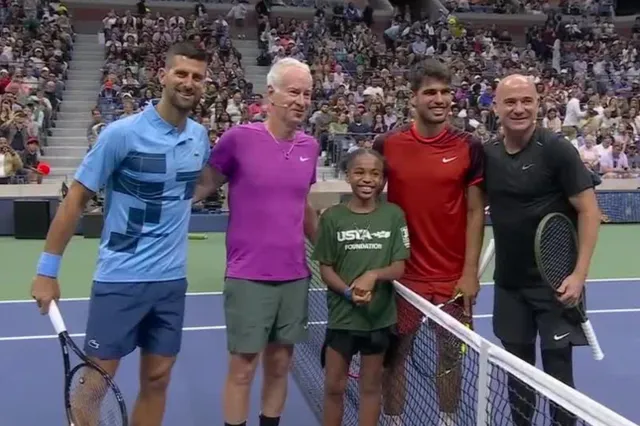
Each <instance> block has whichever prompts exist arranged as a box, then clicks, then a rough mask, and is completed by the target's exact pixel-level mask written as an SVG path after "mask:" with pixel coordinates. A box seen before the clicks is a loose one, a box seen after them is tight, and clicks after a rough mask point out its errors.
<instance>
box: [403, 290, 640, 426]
mask: <svg viewBox="0 0 640 426" xmlns="http://www.w3.org/2000/svg"><path fill="white" fill-rule="evenodd" d="M394 286H395V289H396V291H397V292H398V293H399V294H400V295H401V296H402V297H403V298H404V299H405V300H406V301H407V302H409V303H410V304H411V305H413V306H414V307H415V308H416V309H418V310H419V311H421V312H422V314H423V315H426V316H427V317H428V318H429V319H430V320H432V321H434V322H436V323H437V324H438V325H440V326H441V327H443V328H444V329H446V330H447V331H448V332H449V333H451V334H453V335H454V336H456V337H457V338H458V339H460V340H462V341H463V342H465V344H466V345H467V346H468V347H469V348H470V349H473V350H475V351H476V352H478V353H479V363H480V369H479V371H480V374H479V375H478V376H479V377H478V383H477V385H478V398H479V399H481V400H482V399H486V401H479V404H478V408H481V407H485V409H483V410H481V411H480V412H483V411H484V412H485V413H486V408H487V407H489V398H490V392H489V388H488V385H489V381H490V378H489V375H490V374H491V369H492V368H494V367H498V368H501V369H503V370H504V371H506V372H507V373H509V374H511V375H513V376H515V377H516V378H518V379H520V380H521V381H522V382H524V383H526V384H527V385H528V386H530V387H531V388H533V389H534V390H535V391H536V392H538V393H539V394H541V395H543V396H545V397H546V398H548V399H549V400H551V401H553V402H555V403H556V404H558V405H560V406H562V407H563V408H564V409H565V410H566V411H569V412H571V413H572V414H574V415H576V416H578V417H580V418H581V419H583V420H584V421H586V422H587V423H589V424H590V425H592V426H611V425H616V426H638V425H637V424H635V423H633V422H631V421H630V420H627V419H625V418H624V417H622V416H620V415H619V414H617V413H615V412H613V411H611V410H610V409H608V408H607V407H605V406H603V405H602V404H599V403H597V402H596V401H594V400H592V399H591V398H589V397H587V396H586V395H584V394H583V393H580V392H578V391H577V390H575V389H573V388H570V387H569V386H567V385H565V384H564V383H562V382H560V381H559V380H557V379H555V378H553V377H551V376H550V375H548V374H546V373H544V372H543V371H540V370H538V369H537V368H536V367H534V366H532V365H530V364H528V363H526V362H524V361H522V360H521V359H520V358H518V357H516V356H515V355H512V354H510V353H509V352H507V351H505V350H504V349H502V348H500V347H498V346H496V345H494V344H493V343H491V342H490V341H488V340H487V339H485V338H483V337H481V336H480V335H479V334H477V333H475V332H473V331H471V330H470V329H468V328H467V327H465V326H463V325H462V324H460V323H459V322H458V321H457V320H456V319H455V318H453V317H451V316H450V315H448V314H446V313H445V312H443V311H442V310H440V309H438V308H437V307H436V306H434V305H433V304H431V303H430V302H429V301H427V300H426V299H424V298H422V297H420V296H419V295H418V294H416V293H415V292H413V291H411V290H409V289H408V288H407V287H405V286H404V285H402V284H401V283H399V282H397V281H394ZM482 418H483V416H482V415H481V416H479V417H478V425H481V426H485V425H486V421H482V422H481V419H482ZM484 418H485V420H486V417H484Z"/></svg>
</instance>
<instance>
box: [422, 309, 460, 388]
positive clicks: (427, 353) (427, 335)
mask: <svg viewBox="0 0 640 426" xmlns="http://www.w3.org/2000/svg"><path fill="white" fill-rule="evenodd" d="M440 309H442V311H443V312H445V313H447V314H448V315H450V316H452V317H453V318H455V319H457V320H458V321H460V323H462V324H463V325H465V326H466V327H469V328H472V322H471V317H470V316H469V315H467V314H466V313H465V312H464V307H463V306H462V303H459V302H458V301H455V302H452V303H447V304H445V305H442V306H441V307H440ZM420 328H421V330H420V331H418V333H417V335H416V337H415V339H414V341H413V345H412V348H411V352H412V354H411V355H412V361H413V365H414V368H416V370H418V372H419V373H420V374H422V375H423V376H427V377H434V378H436V379H438V378H441V377H448V376H451V375H455V373H456V372H458V370H459V367H460V365H461V364H462V363H463V362H464V360H465V358H466V357H465V355H466V353H467V347H466V345H465V344H464V342H463V341H462V340H460V338H458V337H457V336H456V335H455V334H453V333H451V332H450V331H449V330H447V329H446V328H444V327H442V326H441V325H439V324H437V323H435V322H433V321H427V322H425V323H424V324H423V325H422V326H421V327H420ZM434 342H435V345H434Z"/></svg>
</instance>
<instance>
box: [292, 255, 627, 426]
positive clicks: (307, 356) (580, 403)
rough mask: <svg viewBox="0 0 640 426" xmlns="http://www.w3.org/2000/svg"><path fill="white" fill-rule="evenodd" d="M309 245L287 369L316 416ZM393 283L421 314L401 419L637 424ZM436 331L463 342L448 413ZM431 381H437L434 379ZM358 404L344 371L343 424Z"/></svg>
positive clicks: (315, 294) (318, 290) (319, 386)
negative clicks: (304, 314) (306, 282)
mask: <svg viewBox="0 0 640 426" xmlns="http://www.w3.org/2000/svg"><path fill="white" fill-rule="evenodd" d="M311 250H312V247H311V246H310V245H308V246H307V260H308V262H309V266H310V268H311V270H312V272H313V278H312V281H311V288H310V290H309V291H310V294H309V339H308V341H307V342H305V343H303V344H299V345H297V346H296V349H295V355H294V362H293V375H294V378H295V380H296V382H297V383H298V385H299V386H300V388H301V390H302V393H303V394H304V395H305V398H306V399H307V402H308V403H309V405H310V407H311V409H312V411H313V412H314V414H315V415H316V416H317V417H318V419H321V417H322V406H323V399H324V372H323V369H322V367H321V365H320V353H321V350H322V345H323V342H324V335H325V331H326V321H327V307H326V306H327V303H326V287H325V286H324V284H323V283H322V279H321V278H320V271H319V268H318V265H317V263H316V262H314V261H312V260H311V257H310V256H311ZM396 291H397V293H398V294H399V295H400V296H401V297H404V298H405V299H406V300H407V301H409V302H410V303H411V304H412V305H413V306H414V307H415V308H416V309H418V310H419V311H420V312H421V313H422V314H424V316H425V318H427V319H428V321H427V322H426V323H425V324H423V326H422V327H421V328H420V331H419V332H418V334H417V336H416V338H415V340H414V343H413V348H412V350H411V351H410V354H409V355H408V356H407V361H406V363H405V370H406V373H405V374H406V378H407V379H406V399H405V403H404V410H403V414H402V416H401V418H400V424H401V425H402V426H425V425H433V426H441V425H446V426H472V425H477V426H511V425H515V426H524V425H527V426H529V425H531V426H546V425H550V426H551V425H553V426H556V425H558V426H569V425H571V426H573V425H578V426H582V425H589V426H638V425H635V424H634V423H632V422H631V421H629V420H627V419H625V418H623V417H621V416H620V415H618V414H616V413H614V412H613V411H611V410H609V409H607V408H606V407H604V406H602V405H601V404H599V403H597V402H595V401H593V400H592V399H590V398H588V397H587V396H586V395H584V394H582V393H580V392H578V391H576V390H574V389H571V388H569V387H567V386H565V385H564V384H562V383H560V382H559V381H557V380H555V379H554V378H552V377H551V376H549V375H547V374H545V373H543V372H542V371H540V370H538V369H537V368H535V367H533V366H531V365H529V364H527V363H525V362H523V361H522V360H520V359H518V358H516V357H515V356H513V355H511V354H509V353H507V352H506V351H505V350H503V349H502V348H500V347H498V346H496V345H494V344H492V343H491V342H489V341H488V340H486V339H484V338H482V337H481V336H480V335H478V334H477V333H475V332H473V331H472V330H470V329H468V328H466V327H464V326H463V325H461V324H460V323H459V322H458V321H457V320H455V319H454V318H453V317H451V316H449V315H448V314H446V313H445V312H443V311H442V310H440V309H438V308H437V307H435V306H434V305H432V304H431V303H429V302H428V301H426V300H424V299H423V298H421V297H419V296H418V295H417V294H415V293H413V292H412V291H410V290H409V289H407V288H406V287H404V286H402V285H401V284H399V283H396ZM427 324H431V325H427ZM432 325H435V326H432ZM443 333H444V334H446V336H444V335H443ZM436 335H437V336H438V339H442V338H443V336H444V337H445V338H446V339H448V340H452V341H456V342H457V343H458V346H457V347H460V348H464V349H463V350H462V351H461V353H462V354H463V355H462V357H461V361H460V362H459V364H457V365H459V366H460V370H459V371H460V372H461V374H460V377H461V380H460V386H459V388H456V389H459V392H456V394H457V395H458V396H457V397H455V398H454V400H455V403H454V405H455V406H456V409H455V410H454V411H455V412H454V414H453V415H447V416H443V414H442V413H441V409H440V407H441V401H440V400H439V397H438V393H437V392H436V387H437V386H438V385H437V384H436V382H439V380H438V379H436V376H438V377H443V376H440V375H438V373H437V371H441V370H438V366H437V361H436V360H437V359H438V355H437V354H438V350H437V339H436ZM446 347H451V346H446ZM509 377H512V378H515V379H517V381H512V391H511V398H512V402H513V403H510V400H509V394H510V392H509V387H510V385H509V384H508V378H509ZM439 388H440V389H441V390H442V389H443V387H442V385H441V384H440V385H439ZM527 395H530V396H532V397H534V399H533V401H535V402H533V403H531V404H530V403H528V401H532V399H531V398H527ZM358 406H359V398H358V384H357V383H356V380H354V379H349V382H348V385H347V389H346V393H345V414H344V419H343V423H342V424H343V425H344V426H356V425H357V424H358V422H357V418H358V416H357V413H358ZM512 406H513V409H512ZM559 407H560V408H559ZM448 411H450V410H448ZM556 412H557V414H554V413H556ZM525 418H526V419H525ZM392 424H394V423H392V419H391V418H389V417H387V416H385V415H382V416H381V419H380V425H381V426H392ZM396 424H397V423H396Z"/></svg>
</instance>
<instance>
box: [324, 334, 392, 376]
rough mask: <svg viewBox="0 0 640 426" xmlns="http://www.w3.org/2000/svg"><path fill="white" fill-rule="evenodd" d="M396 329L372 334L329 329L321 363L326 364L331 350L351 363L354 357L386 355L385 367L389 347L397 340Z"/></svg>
mask: <svg viewBox="0 0 640 426" xmlns="http://www.w3.org/2000/svg"><path fill="white" fill-rule="evenodd" d="M395 335H396V334H395V330H394V327H387V328H382V329H379V330H374V331H370V332H363V331H352V330H336V329H330V328H328V329H327V333H326V335H325V338H324V345H323V346H322V352H321V358H320V362H321V363H322V367H324V364H325V352H326V350H327V348H328V347H329V348H331V349H333V350H334V351H336V352H338V353H339V354H340V355H342V356H343V357H344V359H345V360H348V361H350V360H351V358H353V356H354V355H356V354H358V353H359V354H360V355H362V356H367V355H385V360H384V365H385V366H386V365H387V364H388V361H389V347H390V346H391V345H392V343H393V341H394V339H395Z"/></svg>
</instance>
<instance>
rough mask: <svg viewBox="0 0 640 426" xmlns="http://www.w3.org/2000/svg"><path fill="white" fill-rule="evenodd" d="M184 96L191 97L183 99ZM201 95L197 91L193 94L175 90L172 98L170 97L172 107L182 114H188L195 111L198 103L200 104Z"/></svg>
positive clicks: (192, 92)
mask: <svg viewBox="0 0 640 426" xmlns="http://www.w3.org/2000/svg"><path fill="white" fill-rule="evenodd" d="M182 95H185V96H189V97H188V98H187V97H183V96H182ZM200 97H201V96H200V95H198V94H197V93H196V92H195V91H191V92H180V91H178V90H175V89H174V90H173V92H172V93H171V96H169V101H170V102H171V105H172V106H173V107H174V108H175V109H177V110H179V111H182V112H187V111H191V110H193V109H194V108H195V107H196V105H198V102H200Z"/></svg>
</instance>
